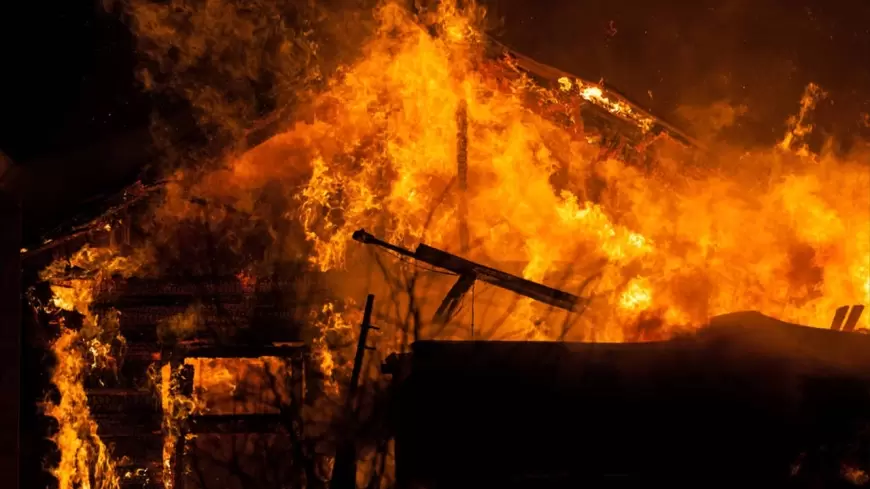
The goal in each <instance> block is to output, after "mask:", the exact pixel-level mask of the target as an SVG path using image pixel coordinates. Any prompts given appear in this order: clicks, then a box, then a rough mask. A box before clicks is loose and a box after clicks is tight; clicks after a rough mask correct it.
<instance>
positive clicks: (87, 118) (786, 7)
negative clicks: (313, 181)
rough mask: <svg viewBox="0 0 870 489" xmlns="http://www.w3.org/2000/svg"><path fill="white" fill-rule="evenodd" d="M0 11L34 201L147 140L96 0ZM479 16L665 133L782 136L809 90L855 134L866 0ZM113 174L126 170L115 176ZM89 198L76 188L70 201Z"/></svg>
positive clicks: (505, 11) (835, 129) (114, 24)
mask: <svg viewBox="0 0 870 489" xmlns="http://www.w3.org/2000/svg"><path fill="white" fill-rule="evenodd" d="M2 4H3V7H2V9H3V11H0V36H2V42H0V49H2V60H3V64H2V66H3V70H2V71H3V72H2V75H0V150H2V151H3V152H5V153H6V154H7V155H9V156H10V157H11V159H12V160H13V161H15V162H16V163H18V164H21V165H25V166H30V167H32V166H33V165H35V164H38V165H45V166H44V167H40V170H39V172H40V173H41V174H48V173H51V172H53V171H54V170H53V168H57V167H58V166H64V169H65V170H66V174H65V176H64V177H62V178H58V179H57V180H59V182H60V183H57V184H56V186H54V187H52V186H50V185H46V186H45V189H43V190H42V192H43V194H44V195H43V196H41V197H40V199H41V198H43V197H45V198H46V199H48V198H49V197H51V196H54V195H55V194H58V193H59V192H60V193H62V192H63V191H65V190H64V189H65V188H69V187H70V184H68V182H69V181H71V180H70V179H72V178H73V175H74V174H78V173H82V174H85V175H87V174H88V173H89V172H90V173H91V174H100V173H105V172H106V171H107V170H106V169H107V168H109V169H111V168H114V166H112V165H116V164H115V163H114V162H113V161H103V162H102V163H94V162H93V160H95V159H103V160H110V159H114V160H115V161H118V160H119V158H120V159H126V158H127V155H126V154H125V153H120V154H119V153H111V154H112V156H111V157H104V156H82V157H80V158H78V159H76V158H72V157H69V156H68V155H70V154H73V153H75V152H76V151H81V150H83V149H87V148H89V147H95V146H96V147H99V146H100V145H105V144H107V143H110V142H112V141H118V140H119V139H122V138H123V137H125V136H129V135H130V134H135V133H138V134H140V135H141V134H145V135H146V136H147V124H148V120H149V115H150V114H151V112H152V110H153V109H154V103H153V100H152V98H151V97H150V96H148V95H145V94H143V92H142V91H141V89H140V87H139V86H138V84H137V82H136V80H135V77H134V70H135V66H136V57H135V53H134V50H133V44H134V43H133V40H132V39H131V35H130V34H129V31H128V30H127V28H126V26H125V25H124V24H123V23H122V22H120V20H119V19H118V17H117V16H115V15H112V14H109V13H106V12H105V11H104V10H103V8H102V6H101V4H100V2H99V1H94V0H69V1H64V2H56V3H55V4H51V5H46V4H43V3H40V2H2ZM487 5H489V11H490V20H491V21H501V22H500V24H501V26H500V27H498V28H497V29H496V30H495V31H494V33H495V34H496V35H497V36H498V37H499V38H500V39H502V41H503V42H505V43H506V44H508V45H509V46H511V47H513V48H514V49H517V50H518V51H520V52H523V53H524V54H527V55H529V56H532V57H534V58H536V59H538V60H539V61H541V62H544V63H547V64H551V65H553V66H556V67H557V68H560V69H563V70H565V71H569V72H572V73H575V74H577V75H579V76H582V77H584V78H587V79H590V80H598V79H601V78H603V79H604V80H605V82H606V83H607V84H608V85H609V86H611V87H614V88H616V89H618V90H619V91H621V92H623V93H624V94H625V95H627V96H628V97H629V98H631V99H632V100H634V101H636V102H638V103H640V104H641V105H644V106H645V107H647V108H648V109H650V110H651V111H652V112H653V113H655V114H657V115H659V116H661V117H663V118H665V119H666V120H668V121H670V122H673V123H676V124H677V125H678V126H681V125H682V126H685V121H681V119H680V117H679V113H678V108H679V107H680V106H683V105H696V106H705V105H708V104H710V103H713V102H717V101H728V102H729V103H734V104H745V105H747V106H748V107H749V108H750V111H749V112H748V114H747V115H746V116H745V117H744V118H743V119H741V120H740V123H739V125H738V127H736V128H735V129H734V131H732V134H731V136H730V137H732V138H734V140H736V141H738V142H739V143H741V144H766V145H767V144H770V143H772V142H773V141H775V140H776V139H778V138H780V137H781V136H782V134H783V132H784V130H785V120H786V118H787V117H788V116H789V115H791V114H794V113H795V112H796V111H797V107H798V101H799V99H800V96H801V93H802V91H803V89H804V87H805V86H806V84H807V83H809V82H811V81H814V82H816V83H818V84H820V85H821V86H822V87H823V88H824V89H826V90H828V91H829V92H830V98H829V101H828V102H825V103H824V104H823V105H822V106H821V107H820V108H819V110H818V114H817V119H818V122H820V124H819V126H820V129H821V130H822V131H823V132H826V133H829V134H833V135H836V136H837V137H839V138H841V139H843V140H847V141H848V140H849V139H850V138H852V137H854V136H856V135H858V134H864V135H868V134H867V131H868V128H867V127H864V126H862V125H861V124H860V120H861V114H862V113H870V1H867V0H836V1H831V0H693V1H686V0H664V1H639V0H584V1H568V0H559V1H534V2H532V1H526V0H489V2H488V4H487ZM493 23H499V22H493ZM686 129H688V130H689V132H691V128H690V127H687V128H686ZM862 131H864V132H863V133H862ZM146 144H147V143H146ZM128 146H129V145H128ZM125 151H129V150H125ZM85 154H88V155H94V154H97V155H100V154H110V153H99V152H97V153H88V152H87V151H85ZM138 158H140V159H145V158H147V156H143V155H138ZM46 161H47V162H48V163H46ZM137 161H138V160H137ZM33 162H37V163H33ZM135 164H139V163H135ZM52 165H54V166H52ZM94 165H96V166H94ZM100 165H102V166H100ZM130 165H134V164H133V163H130V164H128V166H130ZM94 168H99V169H97V170H95V169H94ZM115 177H116V179H123V178H128V173H124V172H121V171H120V170H119V172H118V174H117V175H115ZM92 192H93V189H83V190H81V192H80V195H78V196H77V197H76V198H83V197H84V196H86V195H88V194H89V193H92ZM68 200H73V199H68ZM45 205H46V206H47V207H51V206H55V207H57V206H58V204H57V203H56V202H54V203H49V204H45Z"/></svg>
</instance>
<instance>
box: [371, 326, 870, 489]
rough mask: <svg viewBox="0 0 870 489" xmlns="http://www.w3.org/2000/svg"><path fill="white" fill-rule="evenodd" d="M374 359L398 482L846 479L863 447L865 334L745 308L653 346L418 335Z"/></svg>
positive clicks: (868, 395) (869, 447)
mask: <svg viewBox="0 0 870 489" xmlns="http://www.w3.org/2000/svg"><path fill="white" fill-rule="evenodd" d="M384 370H385V371H386V372H387V373H389V374H392V376H393V381H394V388H395V393H394V395H395V401H394V407H393V410H392V412H393V421H394V425H393V429H394V434H395V440H396V470H397V474H396V475H397V483H398V484H397V486H398V487H399V488H409V487H428V488H466V487H467V488H472V487H508V488H568V487H581V486H584V487H723V488H724V487H854V486H853V485H852V484H851V483H849V482H847V481H846V480H844V478H843V477H842V474H843V472H844V470H845V469H844V467H849V466H850V464H858V465H860V464H866V461H867V457H868V455H870V439H868V432H867V427H868V426H870V336H868V335H862V334H857V333H843V332H838V331H832V330H823V329H815V328H809V327H804V326H799V325H794V324H788V323H783V322H780V321H777V320H774V319H771V318H769V317H766V316H762V315H761V314H758V313H736V314H730V315H726V316H721V317H718V318H714V319H713V320H712V321H711V323H710V325H709V326H708V327H706V328H703V329H702V330H700V331H699V332H698V333H697V334H694V335H689V336H685V337H680V338H676V339H673V340H671V341H665V342H656V343H638V344H583V343H553V342H485V341H470V342H448V341H418V342H416V343H414V344H413V346H412V353H409V354H405V355H401V356H393V357H392V358H390V359H389V361H388V362H387V363H386V364H385V365H384ZM865 470H866V467H865Z"/></svg>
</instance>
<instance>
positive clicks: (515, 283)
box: [353, 229, 581, 323]
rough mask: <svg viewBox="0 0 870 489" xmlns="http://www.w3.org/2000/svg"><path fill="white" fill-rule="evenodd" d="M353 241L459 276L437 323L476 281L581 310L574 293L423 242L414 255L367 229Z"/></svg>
mask: <svg viewBox="0 0 870 489" xmlns="http://www.w3.org/2000/svg"><path fill="white" fill-rule="evenodd" d="M353 239H354V240H356V241H359V242H360V243H363V244H371V245H375V246H379V247H381V248H385V249H387V250H390V251H392V252H394V253H397V254H399V255H401V256H405V257H408V258H412V259H414V260H418V261H420V262H423V263H427V264H429V265H432V266H434V267H438V268H442V269H444V270H448V271H450V272H453V273H454V274H456V275H457V276H458V277H459V278H458V279H457V281H456V283H455V284H454V285H453V287H452V288H451V289H450V291H449V292H448V293H447V296H446V297H445V298H444V301H443V302H442V303H441V306H440V307H439V308H438V311H437V312H436V313H435V320H436V321H438V322H441V323H445V322H447V321H449V320H450V318H451V317H452V314H453V312H454V311H455V310H456V307H457V305H458V304H459V301H460V300H461V299H462V297H463V296H464V295H465V294H466V293H467V292H468V291H469V290H470V289H471V286H472V284H473V283H474V281H475V280H480V281H482V282H487V283H489V284H492V285H495V286H496V287H500V288H502V289H505V290H509V291H511V292H514V293H516V294H520V295H522V296H525V297H528V298H530V299H534V300H536V301H539V302H542V303H544V304H548V305H550V306H553V307H557V308H559V309H564V310H566V311H576V310H577V309H578V308H579V307H581V300H580V298H579V297H577V296H575V295H574V294H569V293H568V292H564V291H561V290H558V289H554V288H552V287H548V286H546V285H542V284H539V283H537V282H532V281H531V280H526V279H524V278H522V277H517V276H516V275H511V274H509V273H506V272H503V271H501V270H498V269H495V268H491V267H487V266H486V265H481V264H480V263H475V262H473V261H470V260H466V259H465V258H462V257H459V256H456V255H454V254H451V253H448V252H446V251H442V250H439V249H438V248H433V247H431V246H429V245H426V244H422V243H421V244H419V245H417V249H416V250H415V251H413V252H412V251H410V250H406V249H405V248H402V247H400V246H396V245H394V244H390V243H387V242H385V241H382V240H380V239H378V238H376V237H374V236H372V235H371V234H369V233H367V232H366V231H365V230H364V229H360V230H358V231H355V232H354V233H353Z"/></svg>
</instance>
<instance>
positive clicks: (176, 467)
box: [164, 360, 193, 489]
mask: <svg viewBox="0 0 870 489" xmlns="http://www.w3.org/2000/svg"><path fill="white" fill-rule="evenodd" d="M169 375H170V377H171V380H170V384H169V386H170V392H171V394H172V397H173V398H176V397H179V396H181V397H190V396H192V395H193V365H184V364H183V363H181V362H179V361H177V360H173V361H172V362H171V363H170V373H169ZM165 415H166V413H164V416H165ZM170 415H171V416H177V413H175V412H173V413H170ZM178 422H179V427H178V438H177V439H176V440H175V453H174V454H173V460H172V489H184V452H185V449H186V447H185V441H186V440H185V438H186V437H187V420H186V419H180V420H178Z"/></svg>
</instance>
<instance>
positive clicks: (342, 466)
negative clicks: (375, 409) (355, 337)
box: [329, 294, 377, 489]
mask: <svg viewBox="0 0 870 489" xmlns="http://www.w3.org/2000/svg"><path fill="white" fill-rule="evenodd" d="M374 303H375V296H374V295H372V294H369V296H368V297H367V298H366V308H365V312H364V313H363V321H362V325H361V326H360V332H359V341H358V342H357V346H356V356H355V357H354V360H353V371H352V372H351V375H350V385H349V386H348V390H347V399H346V401H345V402H346V404H345V414H346V416H347V419H348V421H349V422H350V426H351V429H349V430H345V436H344V439H343V440H342V442H341V445H339V447H338V449H337V450H336V454H335V465H334V467H335V468H334V469H333V474H332V483H331V484H330V486H329V487H330V488H331V489H354V488H355V487H356V440H354V436H355V433H354V429H353V423H354V422H355V421H356V392H357V389H358V387H359V376H360V372H361V371H362V364H363V358H364V357H365V351H366V349H367V347H366V337H367V336H368V333H369V329H377V328H374V327H373V326H372V325H371V324H370V321H371V318H372V307H373V306H374Z"/></svg>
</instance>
